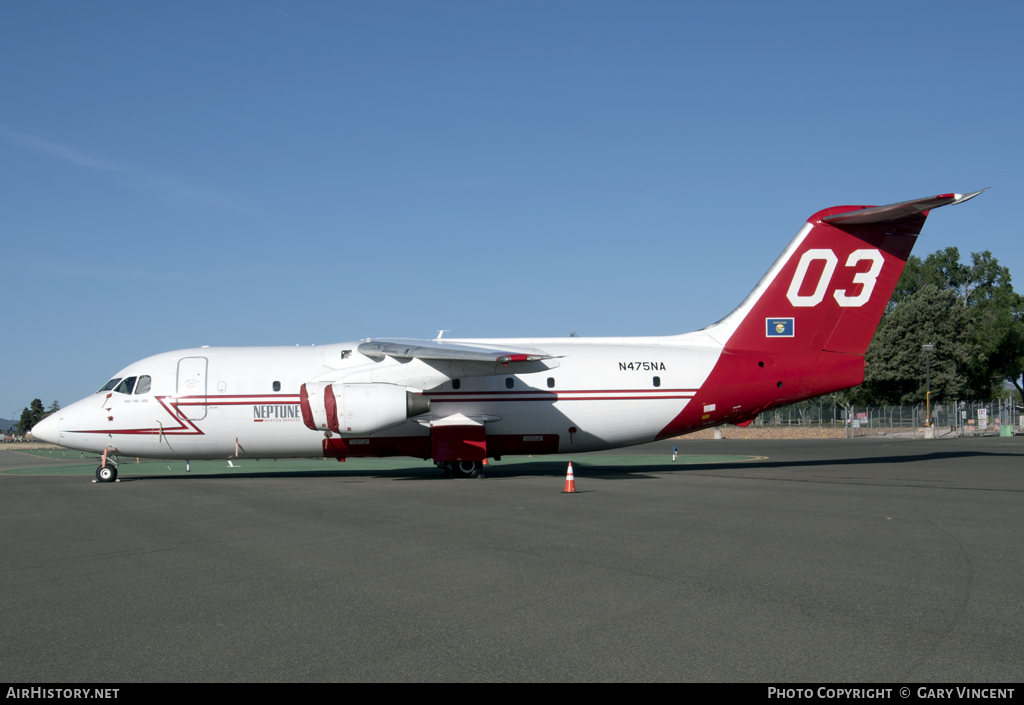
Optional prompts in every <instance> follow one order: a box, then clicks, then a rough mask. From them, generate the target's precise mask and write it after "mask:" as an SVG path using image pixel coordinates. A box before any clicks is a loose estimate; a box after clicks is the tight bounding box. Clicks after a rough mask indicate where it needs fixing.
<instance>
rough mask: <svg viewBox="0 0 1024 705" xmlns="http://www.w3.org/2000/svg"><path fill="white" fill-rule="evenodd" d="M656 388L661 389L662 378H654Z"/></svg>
mask: <svg viewBox="0 0 1024 705" xmlns="http://www.w3.org/2000/svg"><path fill="white" fill-rule="evenodd" d="M654 386H655V387H660V386H661V377H655V378H654Z"/></svg>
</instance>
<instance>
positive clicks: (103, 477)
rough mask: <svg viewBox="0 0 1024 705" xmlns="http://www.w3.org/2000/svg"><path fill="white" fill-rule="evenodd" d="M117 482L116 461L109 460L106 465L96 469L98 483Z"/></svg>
mask: <svg viewBox="0 0 1024 705" xmlns="http://www.w3.org/2000/svg"><path fill="white" fill-rule="evenodd" d="M115 480H117V466H116V465H114V461H112V460H108V461H107V463H106V465H100V466H99V467H98V468H96V482H114V481H115Z"/></svg>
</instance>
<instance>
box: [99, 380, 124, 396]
mask: <svg viewBox="0 0 1024 705" xmlns="http://www.w3.org/2000/svg"><path fill="white" fill-rule="evenodd" d="M120 381H121V378H120V377H114V379H112V380H110V381H109V382H107V383H106V384H104V385H103V387H101V388H100V392H109V391H110V390H111V389H113V388H114V387H116V386H117V383H118V382H120ZM98 393H99V392H97V394H98Z"/></svg>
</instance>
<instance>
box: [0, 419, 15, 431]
mask: <svg viewBox="0 0 1024 705" xmlns="http://www.w3.org/2000/svg"><path fill="white" fill-rule="evenodd" d="M14 423H15V422H14V421H11V420H10V419H0V431H6V430H7V429H9V428H10V427H11V426H13V425H14Z"/></svg>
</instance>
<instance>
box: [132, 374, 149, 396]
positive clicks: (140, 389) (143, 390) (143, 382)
mask: <svg viewBox="0 0 1024 705" xmlns="http://www.w3.org/2000/svg"><path fill="white" fill-rule="evenodd" d="M150 381H151V380H150V378H149V375H142V376H141V377H139V383H138V384H137V385H135V393H136V394H149V384H150Z"/></svg>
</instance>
